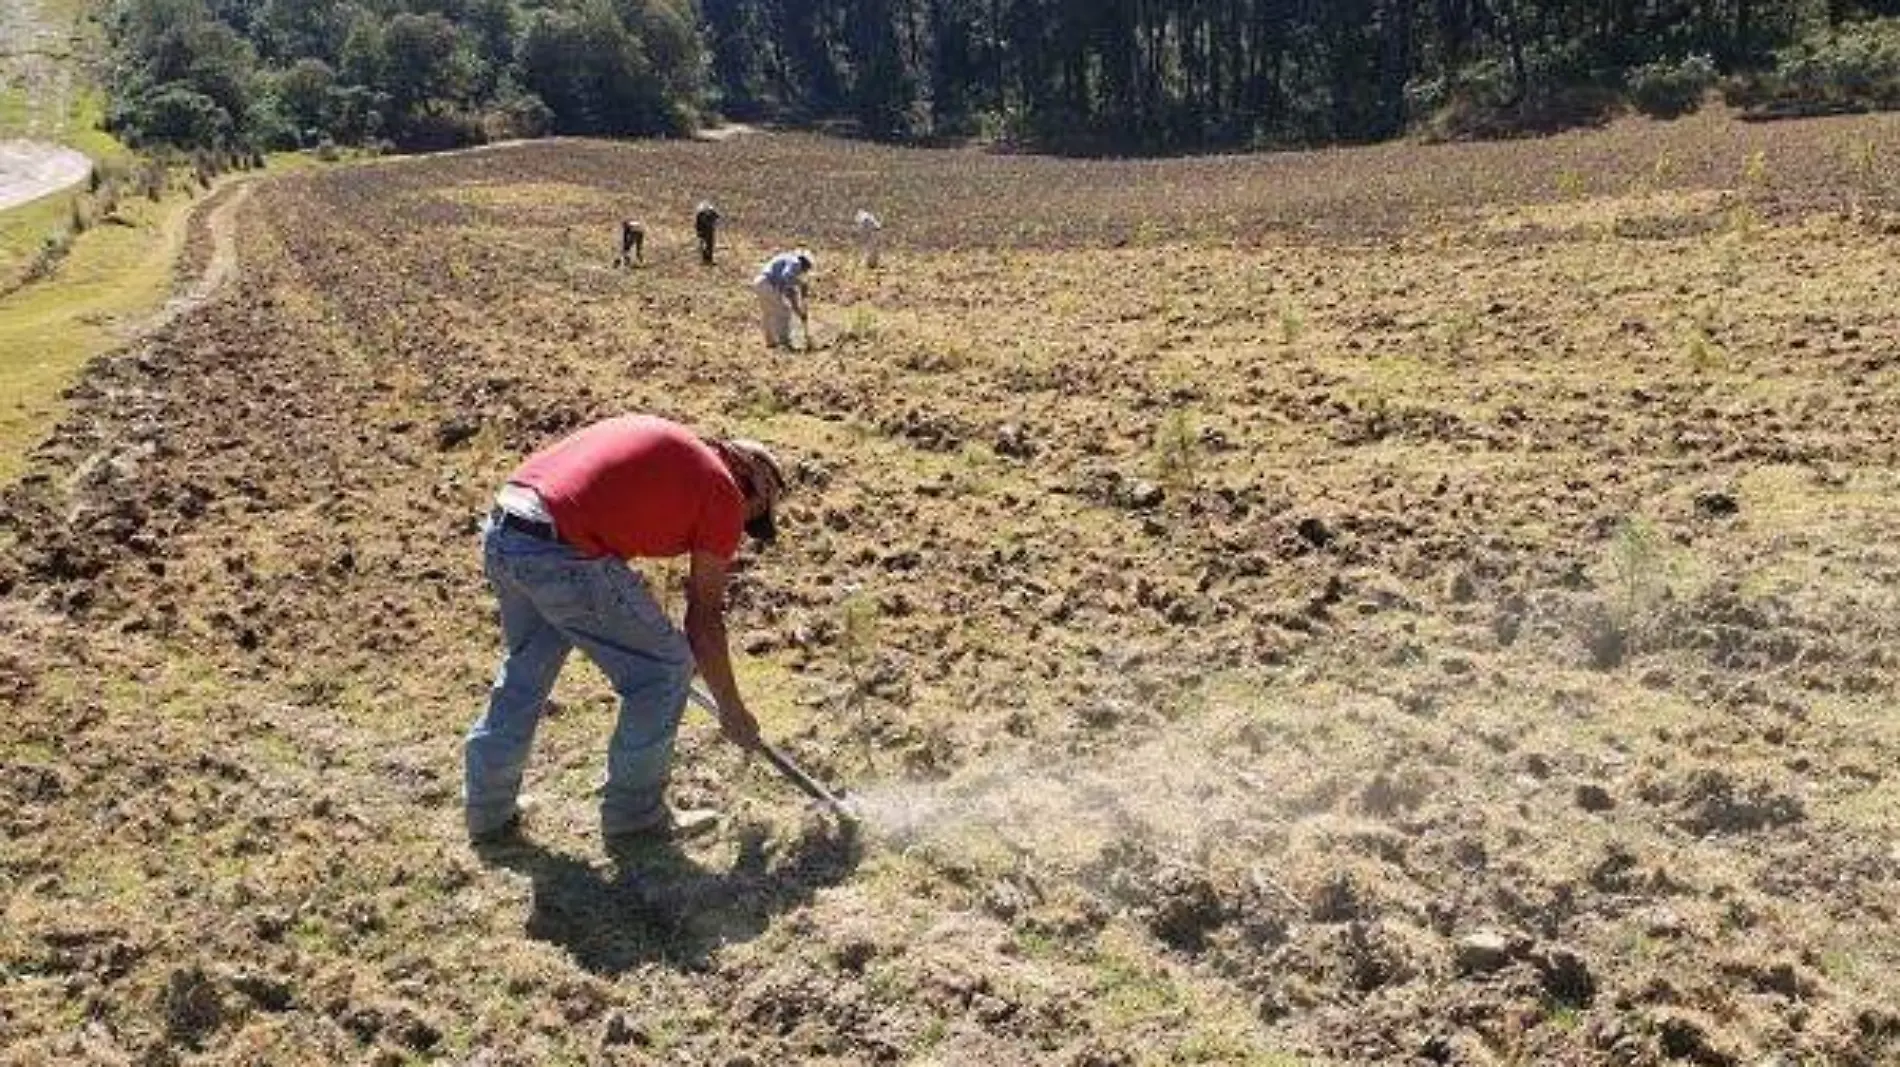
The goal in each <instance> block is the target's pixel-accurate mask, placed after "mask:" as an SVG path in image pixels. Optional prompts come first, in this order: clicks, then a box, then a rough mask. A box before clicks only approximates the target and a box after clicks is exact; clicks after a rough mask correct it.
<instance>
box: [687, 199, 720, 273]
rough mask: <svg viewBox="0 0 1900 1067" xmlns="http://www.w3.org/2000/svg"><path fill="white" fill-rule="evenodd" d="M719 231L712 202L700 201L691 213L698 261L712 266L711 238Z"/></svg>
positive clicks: (717, 219) (717, 218)
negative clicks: (697, 240) (696, 235)
mask: <svg viewBox="0 0 1900 1067" xmlns="http://www.w3.org/2000/svg"><path fill="white" fill-rule="evenodd" d="M718 230H719V212H718V210H717V209H715V208H714V207H713V206H712V202H711V201H708V200H701V201H700V202H699V207H697V208H695V209H694V211H693V232H694V233H696V234H698V235H699V261H700V262H701V263H704V264H705V265H706V266H708V267H710V266H712V261H713V238H714V237H715V236H716V235H717V233H718Z"/></svg>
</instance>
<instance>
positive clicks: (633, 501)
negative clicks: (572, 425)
mask: <svg viewBox="0 0 1900 1067" xmlns="http://www.w3.org/2000/svg"><path fill="white" fill-rule="evenodd" d="M508 480H509V481H510V482H513V483H515V484H517V485H525V486H527V487H528V488H530V489H533V490H534V491H535V492H537V493H539V494H541V500H542V502H543V503H545V504H546V505H547V508H548V514H550V515H552V516H554V526H555V529H556V530H558V531H559V532H560V535H561V540H563V541H566V542H567V543H568V544H570V545H573V546H574V547H575V548H578V549H580V550H581V551H582V552H585V553H588V554H589V555H595V556H602V555H613V556H618V557H620V558H621V559H656V558H660V557H664V556H682V555H686V554H687V553H690V552H710V553H712V554H713V555H715V556H718V557H719V558H721V559H728V560H729V559H731V558H732V557H733V554H734V553H736V552H738V551H739V535H740V532H741V530H742V529H743V528H744V525H745V498H744V496H743V495H741V494H740V492H739V484H738V483H737V482H736V481H734V480H733V477H732V473H731V472H730V471H729V470H727V469H726V464H725V461H724V460H722V459H720V458H719V453H717V452H715V451H713V449H712V447H711V446H710V445H708V444H706V443H705V442H704V441H701V440H700V439H699V435H698V434H695V433H693V431H691V430H689V429H687V428H686V427H684V426H681V425H679V424H678V423H674V422H668V421H667V420H665V419H660V418H655V417H653V416H651V415H622V416H620V417H619V418H613V419H608V420H606V421H605V422H597V423H595V424H594V425H592V426H589V427H587V428H586V429H584V430H580V431H578V432H576V433H574V434H571V435H569V436H568V437H565V438H563V439H561V440H559V441H556V442H555V443H554V444H552V445H549V446H548V447H546V448H544V449H542V450H541V451H539V452H536V453H535V454H534V455H532V456H529V457H528V460H527V462H525V463H523V464H522V465H521V467H520V469H518V470H516V471H515V473H514V474H512V475H510V476H509V478H508Z"/></svg>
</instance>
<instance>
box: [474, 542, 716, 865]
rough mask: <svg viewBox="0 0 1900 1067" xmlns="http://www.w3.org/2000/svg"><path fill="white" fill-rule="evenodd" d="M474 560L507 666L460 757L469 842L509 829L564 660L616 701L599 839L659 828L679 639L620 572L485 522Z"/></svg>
mask: <svg viewBox="0 0 1900 1067" xmlns="http://www.w3.org/2000/svg"><path fill="white" fill-rule="evenodd" d="M482 549H483V569H484V570H485V571H486V572H487V575H488V582H489V585H490V586H492V587H493V588H494V590H495V598H496V600H497V601H498V602H499V603H500V606H501V633H502V638H503V640H504V641H506V643H507V657H506V658H505V659H504V660H503V661H502V664H501V669H500V670H499V671H497V672H496V674H495V682H494V685H493V686H492V687H491V688H490V690H489V693H488V708H487V710H486V711H484V712H483V713H482V716H481V718H479V719H477V720H476V721H475V725H474V726H473V727H471V728H470V729H469V732H468V738H467V741H466V743H465V746H464V756H465V775H466V777H465V782H464V786H465V793H466V796H465V799H466V803H467V816H468V829H469V832H470V833H471V834H476V835H479V834H484V833H489V832H492V831H494V830H496V829H499V828H500V827H502V826H503V825H505V824H506V823H507V822H508V820H509V819H511V818H513V817H514V815H515V812H516V810H517V807H516V805H517V801H518V798H519V796H520V793H521V775H522V770H523V769H524V768H525V767H526V766H527V762H528V751H529V748H530V746H531V745H532V744H533V742H534V730H535V727H536V726H537V725H538V724H539V723H540V720H541V709H542V707H543V705H545V704H546V702H547V698H548V693H549V692H550V691H551V690H553V688H554V680H555V678H556V677H557V676H559V675H560V673H561V665H562V664H564V663H565V662H567V654H568V653H569V652H570V651H572V650H573V649H575V648H579V649H580V650H581V651H582V652H584V653H586V655H587V657H588V658H589V659H591V660H593V661H594V663H595V664H597V665H598V666H599V667H600V669H601V672H602V673H604V674H606V676H607V678H608V680H609V681H611V682H612V683H613V687H614V692H615V693H617V694H618V695H619V697H620V717H619V721H618V722H617V723H616V724H615V726H614V732H613V738H612V740H611V741H609V743H608V749H607V785H606V790H605V792H604V794H603V796H602V798H601V805H600V820H601V829H602V831H603V832H604V833H606V834H609V835H612V834H615V833H622V832H625V831H628V830H636V829H640V828H642V827H643V826H646V825H648V824H650V823H652V822H653V821H655V820H658V819H660V818H662V817H663V810H662V808H661V806H660V804H661V794H662V792H663V791H664V790H665V788H666V779H667V770H668V767H669V765H670V764H671V763H672V759H673V738H674V735H675V733H677V731H678V729H679V721H680V713H681V712H682V711H684V710H685V707H686V692H687V687H688V685H689V684H691V682H692V677H693V654H692V650H691V647H690V646H689V645H688V644H687V641H686V637H685V635H684V634H682V633H680V631H679V630H678V629H677V628H676V627H675V626H674V625H673V623H672V622H671V620H669V619H668V618H667V617H666V612H665V611H664V610H663V609H661V607H660V605H659V604H658V603H657V602H656V601H655V600H654V599H653V595H652V594H651V593H649V592H648V591H647V588H646V583H645V582H644V581H643V580H642V579H641V578H640V576H639V575H638V574H636V573H634V572H633V571H632V570H631V569H630V568H629V567H628V566H627V565H626V564H625V563H624V562H622V561H621V560H618V559H615V558H613V557H611V556H608V557H600V558H594V559H590V558H588V557H586V556H583V555H581V554H580V553H579V552H577V551H575V550H574V549H572V548H570V547H568V546H567V545H564V544H561V543H560V542H558V541H546V540H542V539H540V538H538V537H534V536H532V535H530V534H526V533H522V532H520V531H517V530H510V529H507V528H505V527H500V526H496V525H495V524H493V523H492V522H490V523H488V524H486V525H485V526H484V528H483V530H482Z"/></svg>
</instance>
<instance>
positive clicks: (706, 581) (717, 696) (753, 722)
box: [686, 552, 759, 748]
mask: <svg viewBox="0 0 1900 1067" xmlns="http://www.w3.org/2000/svg"><path fill="white" fill-rule="evenodd" d="M686 640H687V642H688V643H690V644H691V645H692V647H693V660H694V662H695V663H697V664H698V666H699V673H700V676H701V677H703V678H705V679H706V684H707V685H708V686H709V687H711V689H712V695H713V700H714V701H715V702H716V703H717V704H718V705H719V729H720V730H721V731H722V732H723V733H724V734H725V735H726V739H727V740H729V741H731V742H733V743H734V744H736V745H739V746H740V747H742V748H756V747H758V744H759V722H758V720H757V719H755V718H753V716H752V712H751V711H749V710H747V708H746V706H745V700H744V699H743V698H741V697H740V696H739V683H738V681H737V680H736V679H735V678H734V677H733V675H732V653H731V651H730V647H729V645H728V644H727V641H726V561H725V560H723V559H720V558H719V557H718V556H715V555H712V554H710V553H706V552H695V553H693V559H692V568H691V571H690V572H689V573H688V574H687V576H686Z"/></svg>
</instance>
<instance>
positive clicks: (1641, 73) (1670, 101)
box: [1627, 55, 1717, 118]
mask: <svg viewBox="0 0 1900 1067" xmlns="http://www.w3.org/2000/svg"><path fill="white" fill-rule="evenodd" d="M1716 76H1717V75H1716V69H1715V60H1713V59H1711V58H1710V57H1708V56H1706V55H1691V56H1687V57H1684V58H1683V59H1680V60H1657V61H1656V62H1654V63H1645V64H1643V65H1641V66H1639V67H1636V68H1634V69H1632V70H1631V71H1630V72H1629V74H1628V76H1627V84H1628V86H1629V93H1630V99H1631V101H1632V102H1634V103H1635V105H1636V107H1637V108H1638V109H1639V110H1641V111H1642V112H1644V113H1645V114H1649V115H1655V116H1657V117H1658V118H1675V117H1676V116H1678V115H1686V114H1688V113H1689V112H1691V111H1694V110H1696V109H1697V108H1699V107H1701V106H1702V97H1703V96H1704V95H1705V94H1706V93H1708V91H1709V90H1711V89H1713V88H1715V82H1716Z"/></svg>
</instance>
